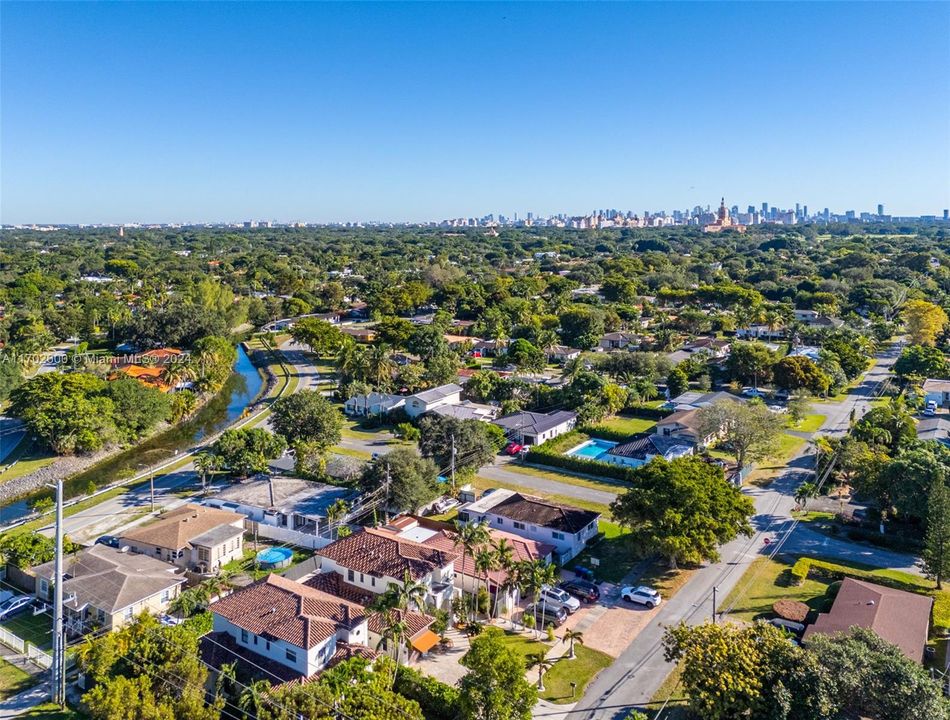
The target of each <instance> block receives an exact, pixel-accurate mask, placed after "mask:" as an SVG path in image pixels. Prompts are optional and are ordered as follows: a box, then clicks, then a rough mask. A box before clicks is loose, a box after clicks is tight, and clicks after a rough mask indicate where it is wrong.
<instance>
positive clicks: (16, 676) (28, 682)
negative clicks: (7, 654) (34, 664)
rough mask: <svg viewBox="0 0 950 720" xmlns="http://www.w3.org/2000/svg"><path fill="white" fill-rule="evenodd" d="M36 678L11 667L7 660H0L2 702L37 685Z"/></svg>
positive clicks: (15, 667)
mask: <svg viewBox="0 0 950 720" xmlns="http://www.w3.org/2000/svg"><path fill="white" fill-rule="evenodd" d="M36 680H37V679H36V678H35V677H34V676H33V675H30V674H29V673H28V672H25V671H23V670H21V669H20V668H18V667H17V666H16V665H11V664H10V663H8V662H7V661H6V660H0V700H5V699H6V698H8V697H13V696H14V695H16V694H17V693H21V692H23V691H24V690H27V689H28V688H31V687H33V686H34V685H35V684H36Z"/></svg>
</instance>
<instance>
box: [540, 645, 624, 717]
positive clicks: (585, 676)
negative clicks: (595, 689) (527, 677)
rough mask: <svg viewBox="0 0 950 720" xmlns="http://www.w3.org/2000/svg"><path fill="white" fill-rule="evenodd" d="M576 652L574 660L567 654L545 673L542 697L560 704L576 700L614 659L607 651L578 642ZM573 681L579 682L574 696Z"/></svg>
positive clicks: (575, 647)
mask: <svg viewBox="0 0 950 720" xmlns="http://www.w3.org/2000/svg"><path fill="white" fill-rule="evenodd" d="M574 653H575V654H576V655H577V657H575V658H574V659H573V660H569V659H568V658H567V655H566V654H565V655H564V657H561V658H560V659H558V660H557V661H556V662H555V663H554V667H552V668H551V669H550V670H548V671H547V672H546V673H545V674H544V692H542V693H540V694H539V696H540V697H541V698H542V699H544V700H548V701H550V702H553V703H558V704H562V703H570V702H576V701H577V700H578V699H580V698H581V697H582V696H583V695H584V688H586V687H587V686H588V685H589V684H590V683H591V681H592V680H593V679H594V678H595V677H597V673H599V672H600V671H601V670H603V669H604V668H605V667H607V666H608V665H610V664H611V663H612V662H613V660H614V659H613V658H612V657H610V655H608V654H607V653H602V652H600V651H599V650H592V649H591V648H588V647H584V646H583V645H578V644H575V645H574ZM535 674H537V670H535ZM572 682H573V683H576V684H577V692H576V694H575V695H573V696H572V695H571V683H572Z"/></svg>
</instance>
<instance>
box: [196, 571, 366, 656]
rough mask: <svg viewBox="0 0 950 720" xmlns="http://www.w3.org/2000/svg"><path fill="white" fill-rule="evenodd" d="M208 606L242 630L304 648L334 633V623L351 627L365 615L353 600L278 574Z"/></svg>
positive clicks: (318, 642)
mask: <svg viewBox="0 0 950 720" xmlns="http://www.w3.org/2000/svg"><path fill="white" fill-rule="evenodd" d="M209 609H210V610H211V612H213V613H214V614H215V615H220V616H221V617H223V618H225V619H226V620H228V621H230V622H231V623H232V624H234V625H236V626H237V627H239V628H242V629H243V630H247V631H249V632H252V633H254V634H255V635H264V636H271V637H274V638H277V639H279V640H284V641H286V642H289V643H290V644H292V645H296V646H297V647H299V648H304V649H306V650H309V649H311V648H313V647H315V646H316V645H318V644H320V643H321V642H323V641H324V640H326V639H327V638H329V637H331V636H333V635H335V634H336V631H337V628H338V627H345V628H352V627H354V626H356V625H358V624H359V623H361V622H363V620H364V619H365V612H364V610H363V608H362V607H361V606H359V605H357V604H356V603H352V602H348V601H346V600H343V599H342V598H339V597H336V596H333V595H330V594H329V593H325V592H321V591H320V590H317V589H315V588H313V587H310V586H308V585H304V584H303V583H298V582H294V581H293V580H288V579H286V578H282V577H281V576H280V575H268V576H267V577H266V578H265V579H263V580H259V581H258V582H256V583H254V584H253V585H248V586H247V587H246V588H243V589H242V590H238V591H237V592H234V593H232V594H231V595H228V596H227V597H226V598H224V599H222V600H219V601H218V602H216V603H212V605H211V607H210V608H209Z"/></svg>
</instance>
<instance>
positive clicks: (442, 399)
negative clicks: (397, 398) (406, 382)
mask: <svg viewBox="0 0 950 720" xmlns="http://www.w3.org/2000/svg"><path fill="white" fill-rule="evenodd" d="M460 402H462V387H461V386H460V385H456V384H455V383H449V384H448V385H440V386H439V387H435V388H432V389H430V390H423V391H422V392H418V393H416V394H415V395H409V396H408V397H406V398H405V403H404V405H403V407H404V409H405V411H406V414H407V415H408V416H409V417H411V418H416V417H419V416H420V415H422V414H423V413H427V412H431V411H432V410H435V409H436V408H437V407H442V406H444V405H457V404H459V403H460Z"/></svg>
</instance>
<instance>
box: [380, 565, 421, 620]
mask: <svg viewBox="0 0 950 720" xmlns="http://www.w3.org/2000/svg"><path fill="white" fill-rule="evenodd" d="M387 592H390V593H392V596H393V600H394V602H395V606H396V607H397V608H399V609H400V610H412V609H413V608H415V609H416V610H418V611H419V612H420V613H424V612H425V600H426V595H427V594H428V593H429V587H428V586H427V585H426V584H425V583H421V582H418V581H416V580H413V579H412V575H411V574H410V573H409V571H408V570H406V571H405V572H403V575H402V584H401V585H399V584H397V583H390V584H389V589H388V590H387Z"/></svg>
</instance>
